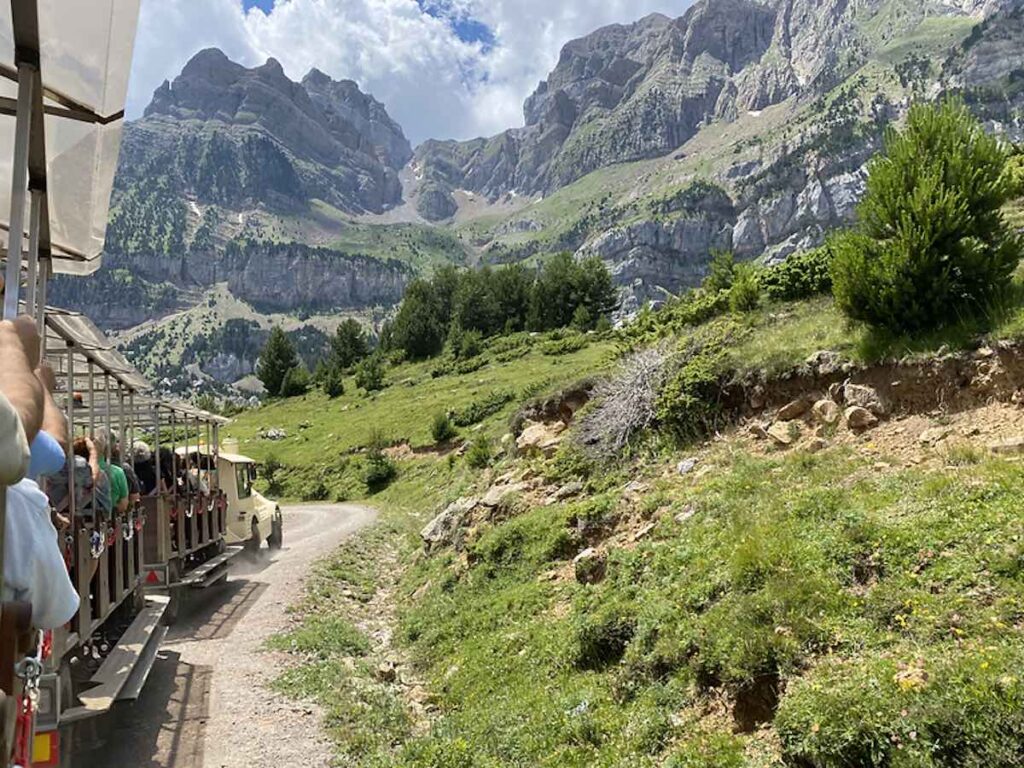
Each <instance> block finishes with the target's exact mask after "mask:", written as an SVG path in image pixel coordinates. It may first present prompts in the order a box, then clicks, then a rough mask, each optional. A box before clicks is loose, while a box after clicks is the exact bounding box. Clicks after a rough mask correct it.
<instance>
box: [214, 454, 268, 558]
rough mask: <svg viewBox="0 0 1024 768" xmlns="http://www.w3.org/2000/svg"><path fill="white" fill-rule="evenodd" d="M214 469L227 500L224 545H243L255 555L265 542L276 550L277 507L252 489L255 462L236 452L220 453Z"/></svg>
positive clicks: (254, 477)
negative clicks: (218, 471)
mask: <svg viewBox="0 0 1024 768" xmlns="http://www.w3.org/2000/svg"><path fill="white" fill-rule="evenodd" d="M218 469H219V470H220V478H221V489H222V490H223V491H224V493H225V496H226V501H227V534H226V536H225V538H226V540H227V543H228V544H244V545H245V546H246V548H247V549H250V550H252V551H254V552H255V551H256V550H258V549H259V548H260V545H261V543H262V542H263V540H264V539H265V540H266V542H267V546H269V547H270V548H271V549H280V548H281V544H282V541H283V528H284V526H283V523H282V519H281V507H280V506H278V504H277V502H275V501H271V500H270V499H268V498H266V497H265V496H263V495H262V494H261V493H259V492H258V491H257V490H255V489H254V488H253V482H254V481H255V480H256V462H255V461H254V460H253V459H250V458H249V457H248V456H242V455H241V454H238V453H224V452H221V453H220V454H219V457H218Z"/></svg>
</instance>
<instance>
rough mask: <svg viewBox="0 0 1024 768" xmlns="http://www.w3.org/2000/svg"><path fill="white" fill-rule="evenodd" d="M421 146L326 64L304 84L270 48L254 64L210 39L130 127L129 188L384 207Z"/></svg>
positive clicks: (123, 178)
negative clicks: (159, 184)
mask: <svg viewBox="0 0 1024 768" xmlns="http://www.w3.org/2000/svg"><path fill="white" fill-rule="evenodd" d="M411 156H412V149H411V147H410V146H409V142H408V141H407V140H406V138H405V136H404V135H403V133H402V130H401V128H399V126H398V125H397V124H396V123H395V122H394V121H393V120H391V118H390V117H389V116H388V114H387V111H386V110H385V109H384V106H383V105H382V104H380V103H379V102H377V101H376V100H374V99H373V98H372V97H370V96H367V95H365V94H363V93H362V92H360V90H359V88H358V86H357V85H356V84H355V83H353V82H352V81H350V80H343V81H340V82H336V81H334V80H331V79H330V78H329V77H328V76H327V75H325V74H323V73H322V72H320V71H319V70H313V71H311V72H310V73H309V74H308V75H307V76H306V77H305V78H304V79H303V81H302V82H301V83H295V82H292V81H291V80H289V79H288V78H287V76H286V75H285V73H284V70H283V69H282V68H281V65H280V64H279V63H278V62H277V61H275V60H274V59H269V60H268V61H267V62H266V63H265V64H264V65H262V66H260V67H255V68H253V69H246V68H245V67H242V66H241V65H239V64H236V63H234V62H232V61H231V60H229V59H228V58H227V56H225V55H224V54H223V53H222V52H221V51H219V50H217V49H215V48H211V49H207V50H204V51H200V52H199V53H197V54H196V55H195V56H194V57H193V58H192V59H191V60H190V61H189V62H188V64H186V65H185V68H184V69H183V70H182V72H181V74H180V75H179V76H178V77H177V78H175V80H174V82H173V83H171V82H167V81H165V82H164V83H163V85H161V86H160V87H159V88H158V89H157V90H156V92H155V93H154V94H153V100H152V102H151V103H150V105H149V106H148V107H147V108H146V111H145V116H144V117H143V118H142V119H141V120H137V121H135V122H132V123H129V124H128V125H126V126H125V131H124V139H123V148H122V153H121V164H120V168H119V172H118V184H117V187H118V191H122V192H123V191H125V190H126V189H128V188H130V187H131V186H132V184H133V183H150V184H152V183H154V182H156V181H158V180H160V179H161V178H162V179H165V180H166V181H165V182H164V183H167V184H169V185H170V186H171V187H172V188H173V189H174V190H175V191H176V192H177V193H179V194H181V195H185V196H187V197H189V198H190V199H195V200H198V201H199V202H200V203H216V204H219V205H224V206H226V207H229V208H233V209H239V208H244V207H247V206H252V205H255V204H257V203H262V204H265V205H268V206H271V207H276V208H287V207H289V206H294V205H297V204H301V203H305V202H307V201H309V200H312V199H320V200H324V201H326V202H328V203H330V204H332V205H334V206H336V207H338V208H341V209H343V210H350V211H356V212H358V211H377V212H379V211H382V210H384V209H385V208H387V207H389V206H391V205H394V204H396V203H397V202H398V201H399V200H400V199H401V185H400V183H399V181H398V171H399V170H400V169H401V168H402V166H403V165H405V163H406V162H407V161H408V160H409V158H410V157H411Z"/></svg>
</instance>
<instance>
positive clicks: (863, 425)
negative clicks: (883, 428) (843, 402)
mask: <svg viewBox="0 0 1024 768" xmlns="http://www.w3.org/2000/svg"><path fill="white" fill-rule="evenodd" d="M843 418H845V419H846V425H847V426H848V427H849V428H850V429H853V430H862V429H870V428H871V427H873V426H875V425H876V424H878V418H877V417H876V416H875V414H873V413H872V412H871V411H869V410H868V409H867V408H863V407H861V406H859V405H851V406H850V407H849V408H847V409H846V411H844V413H843Z"/></svg>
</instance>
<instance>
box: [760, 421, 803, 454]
mask: <svg viewBox="0 0 1024 768" xmlns="http://www.w3.org/2000/svg"><path fill="white" fill-rule="evenodd" d="M768 437H770V438H771V439H772V441H773V442H774V443H775V444H776V445H780V446H782V447H783V448H788V447H789V446H791V445H792V444H793V443H794V442H796V439H797V438H798V437H800V427H799V426H798V425H796V424H794V423H792V422H782V421H777V422H775V423H774V424H772V425H771V426H770V427H769V428H768Z"/></svg>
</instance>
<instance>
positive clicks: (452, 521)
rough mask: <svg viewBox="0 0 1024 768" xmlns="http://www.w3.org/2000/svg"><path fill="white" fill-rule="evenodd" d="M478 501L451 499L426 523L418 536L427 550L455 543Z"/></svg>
mask: <svg viewBox="0 0 1024 768" xmlns="http://www.w3.org/2000/svg"><path fill="white" fill-rule="evenodd" d="M479 503H480V502H479V500H478V499H472V498H463V499H459V500H458V501H453V502H452V503H451V504H449V505H448V506H447V507H445V510H444V511H443V512H442V513H441V514H439V515H438V516H437V517H435V518H434V519H433V520H431V521H430V522H429V523H427V525H426V527H425V528H424V529H423V530H422V531H420V538H422V539H423V543H424V545H425V546H426V549H427V551H428V552H429V551H431V550H432V549H436V548H438V547H447V546H451V545H453V544H457V543H458V540H459V539H460V537H461V532H462V528H463V526H464V525H465V524H466V519H467V517H468V516H469V513H470V512H472V511H473V510H474V509H475V508H476V506H477V505H478V504H479Z"/></svg>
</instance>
